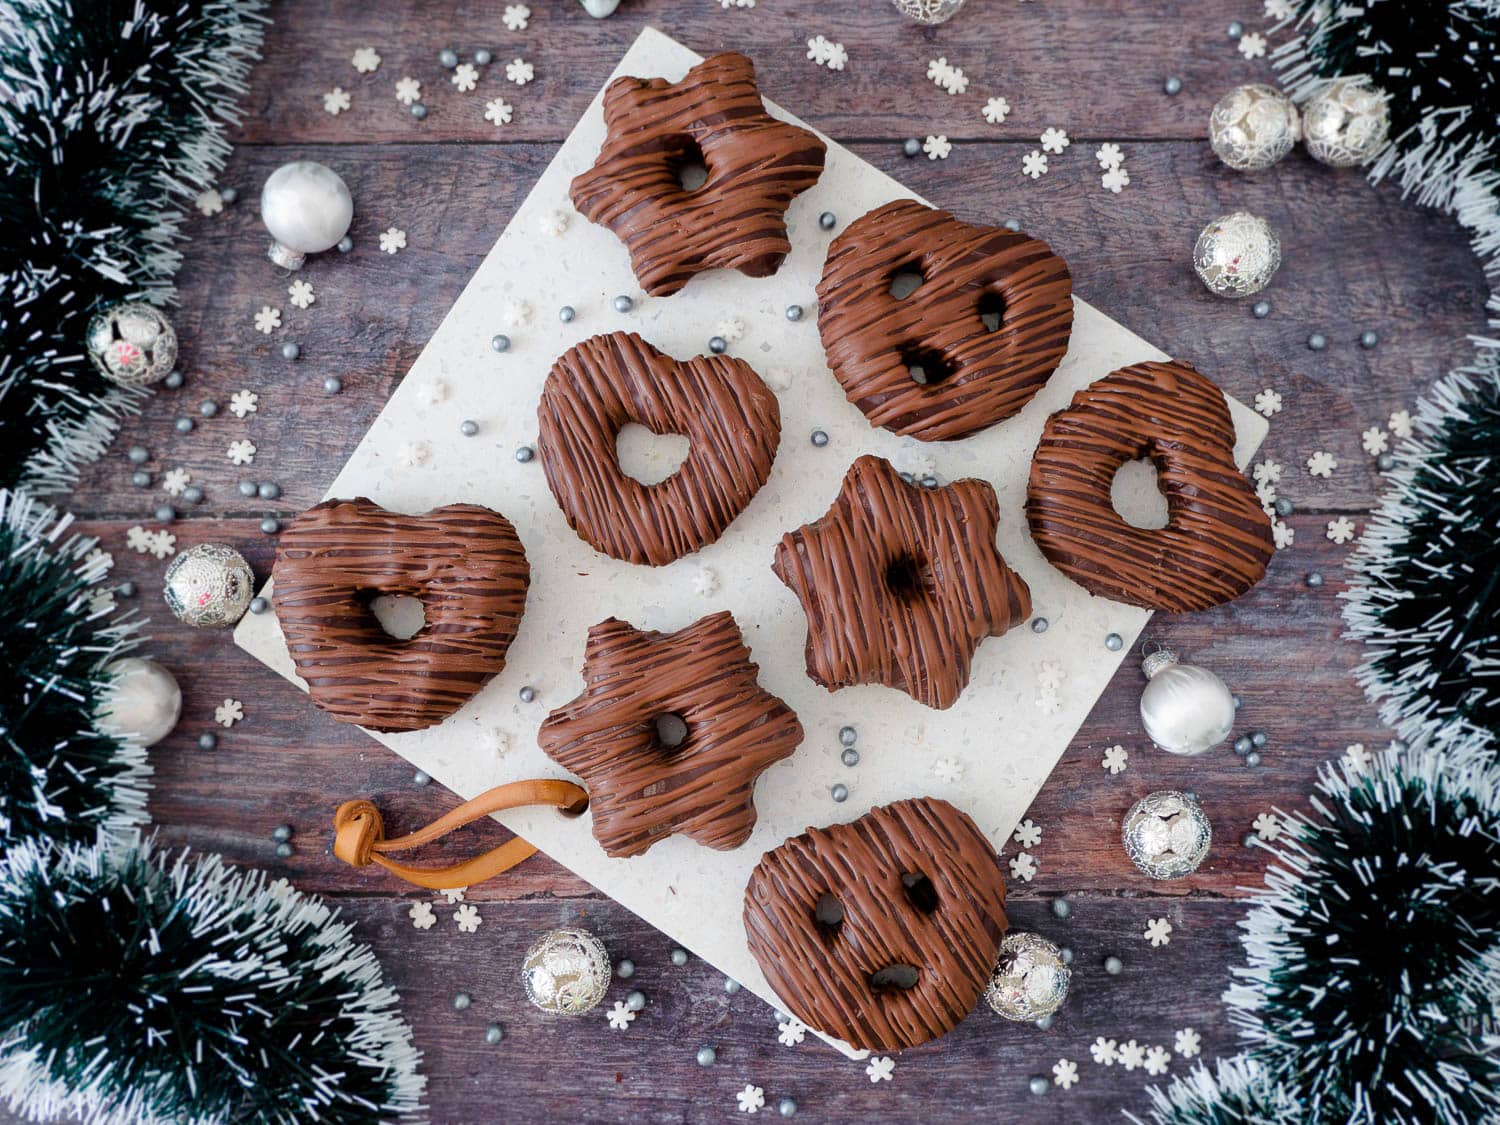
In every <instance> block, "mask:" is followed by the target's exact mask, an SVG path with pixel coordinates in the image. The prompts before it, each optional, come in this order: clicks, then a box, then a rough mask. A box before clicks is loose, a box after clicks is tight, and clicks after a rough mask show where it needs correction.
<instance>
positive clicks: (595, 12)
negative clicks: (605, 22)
mask: <svg viewBox="0 0 1500 1125" xmlns="http://www.w3.org/2000/svg"><path fill="white" fill-rule="evenodd" d="M578 2H579V3H580V4H582V5H583V10H584V11H585V12H587V13H588V14H589V15H591V16H593V17H594V18H595V19H596V20H602V19H604V17H606V16H612V15H614V14H615V9H616V8H618V7H619V6H620V0H578Z"/></svg>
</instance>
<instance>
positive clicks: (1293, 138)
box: [1208, 82, 1302, 172]
mask: <svg viewBox="0 0 1500 1125" xmlns="http://www.w3.org/2000/svg"><path fill="white" fill-rule="evenodd" d="M1301 137H1302V119H1301V118H1300V117H1299V116H1298V115H1297V107H1296V106H1294V105H1293V104H1292V101H1291V99H1290V98H1288V97H1287V96H1286V95H1285V94H1283V93H1282V92H1281V91H1279V90H1277V89H1275V88H1274V87H1271V86H1267V85H1266V84H1265V83H1264V82H1250V83H1247V84H1246V85H1244V86H1236V87H1235V88H1234V89H1233V90H1230V91H1229V93H1227V94H1225V95H1224V96H1223V97H1222V98H1220V99H1219V100H1218V102H1217V103H1215V105H1214V108H1213V111H1212V112H1211V113H1210V114H1209V115H1208V141H1209V144H1211V145H1213V149H1214V154H1215V155H1216V156H1218V158H1219V159H1220V160H1222V161H1223V162H1224V163H1225V164H1227V165H1229V166H1230V167H1231V168H1233V169H1235V170H1236V171H1239V172H1258V171H1260V170H1261V169H1263V168H1269V167H1270V166H1271V165H1273V164H1275V163H1276V162H1277V161H1278V160H1280V159H1281V158H1282V157H1283V156H1285V155H1286V154H1287V153H1289V152H1291V151H1292V145H1294V144H1296V143H1297V141H1298V140H1300V139H1301Z"/></svg>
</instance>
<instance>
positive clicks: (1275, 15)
mask: <svg viewBox="0 0 1500 1125" xmlns="http://www.w3.org/2000/svg"><path fill="white" fill-rule="evenodd" d="M1265 13H1266V19H1268V20H1289V19H1291V18H1292V0H1266V6H1265ZM1184 1053H1185V1052H1182V1051H1178V1054H1184Z"/></svg>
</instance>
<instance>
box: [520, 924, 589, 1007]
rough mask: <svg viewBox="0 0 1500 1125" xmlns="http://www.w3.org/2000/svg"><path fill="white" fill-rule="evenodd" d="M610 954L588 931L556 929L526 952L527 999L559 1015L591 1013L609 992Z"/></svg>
mask: <svg viewBox="0 0 1500 1125" xmlns="http://www.w3.org/2000/svg"><path fill="white" fill-rule="evenodd" d="M610 973H611V969H610V964H609V953H608V952H607V951H606V950H605V948H604V943H603V942H602V941H600V940H599V939H598V938H596V937H595V936H594V935H593V934H591V933H589V932H588V931H587V930H553V931H552V932H551V933H548V934H543V935H542V936H541V937H540V938H538V939H537V941H536V943H535V944H534V945H533V946H532V947H531V948H530V949H528V950H527V951H526V959H525V960H524V961H522V962H521V984H522V985H523V986H524V987H525V989H526V999H528V1000H530V1001H531V1002H532V1003H533V1004H535V1005H536V1006H537V1007H538V1008H540V1009H541V1010H542V1011H544V1012H550V1013H551V1014H552V1015H555V1016H577V1015H581V1014H582V1013H584V1012H587V1011H588V1010H589V1009H590V1008H592V1007H593V1006H594V1005H595V1004H597V1003H599V1001H600V1000H603V999H604V993H605V992H606V991H608V989H609V980H610Z"/></svg>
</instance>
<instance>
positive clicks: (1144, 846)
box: [1120, 789, 1213, 879]
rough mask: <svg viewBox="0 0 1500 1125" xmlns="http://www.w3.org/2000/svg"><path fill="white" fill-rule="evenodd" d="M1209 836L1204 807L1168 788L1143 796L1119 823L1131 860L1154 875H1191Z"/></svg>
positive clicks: (1200, 858) (1158, 876) (1159, 876)
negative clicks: (1121, 822) (1122, 821)
mask: <svg viewBox="0 0 1500 1125" xmlns="http://www.w3.org/2000/svg"><path fill="white" fill-rule="evenodd" d="M1212 840H1213V829H1212V827H1211V826H1210V825H1209V823H1208V815H1207V814H1206V813H1205V812H1204V811H1203V807H1202V806H1201V805H1199V804H1198V802H1197V801H1195V800H1193V799H1192V798H1191V797H1189V796H1188V795H1187V794H1186V793H1178V792H1176V791H1175V790H1171V789H1163V790H1160V791H1159V792H1156V793H1149V794H1147V795H1146V796H1144V797H1142V798H1141V799H1140V800H1139V801H1137V802H1136V803H1135V804H1134V805H1132V806H1131V807H1130V811H1129V812H1128V813H1126V814H1125V823H1124V824H1123V825H1121V827H1120V842H1121V843H1122V844H1124V845H1125V854H1126V855H1128V856H1129V857H1130V862H1131V863H1133V864H1135V865H1136V867H1138V868H1140V870H1141V871H1142V872H1144V873H1145V874H1147V875H1149V876H1151V878H1153V879H1181V878H1182V877H1183V876H1184V875H1191V874H1192V873H1193V872H1194V871H1196V870H1198V865H1199V864H1200V863H1202V862H1203V860H1204V857H1205V856H1207V855H1208V845H1209V844H1210V843H1211V842H1212Z"/></svg>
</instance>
